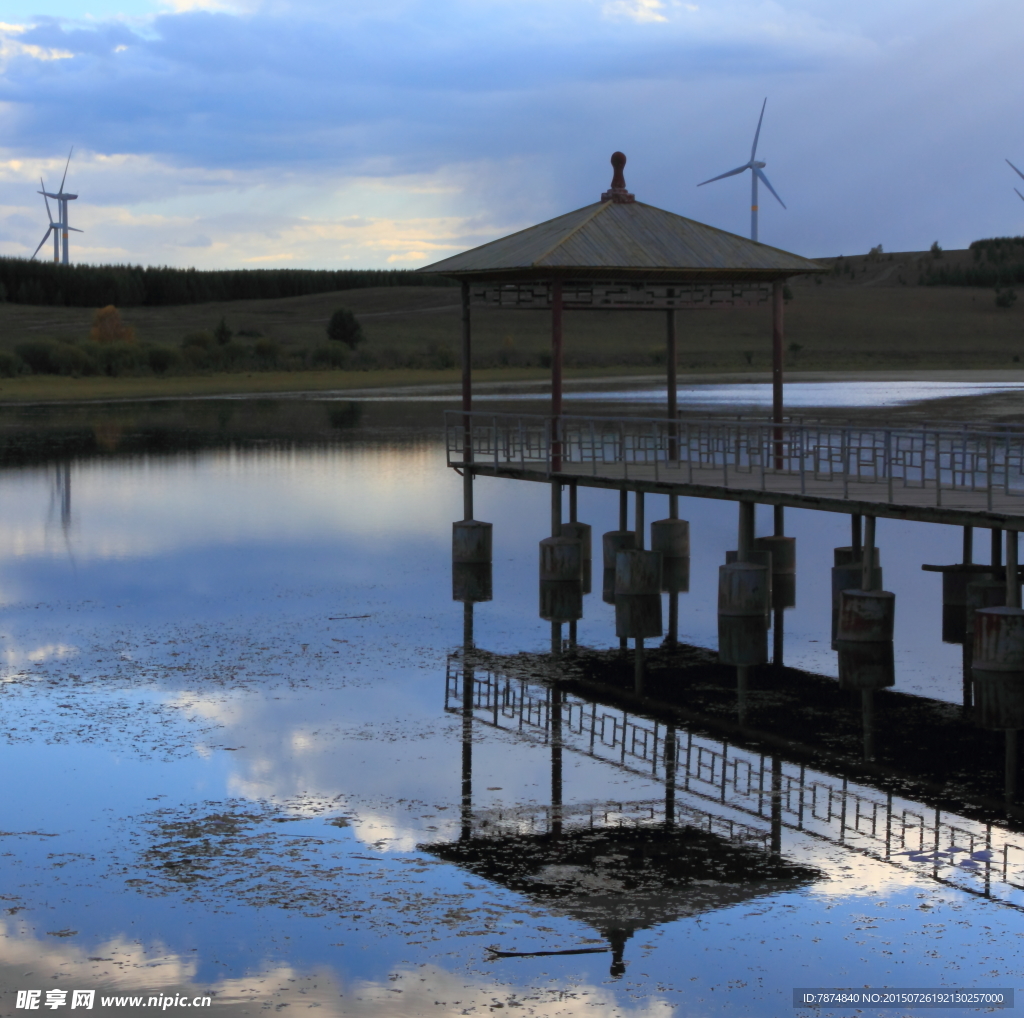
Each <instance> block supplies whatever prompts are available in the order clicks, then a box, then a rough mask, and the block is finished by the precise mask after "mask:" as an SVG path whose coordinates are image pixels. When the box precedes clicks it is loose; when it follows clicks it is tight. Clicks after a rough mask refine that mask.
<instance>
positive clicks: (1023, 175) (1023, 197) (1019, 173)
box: [1006, 159, 1024, 201]
mask: <svg viewBox="0 0 1024 1018" xmlns="http://www.w3.org/2000/svg"><path fill="white" fill-rule="evenodd" d="M1006 161H1007V162H1008V163H1010V160H1009V159H1007V160H1006ZM1010 166H1011V167H1012V169H1013V172H1014V173H1016V174H1017V176H1018V177H1020V178H1021V179H1022V180H1024V173H1021V172H1020V170H1018V169H1017V167H1016V166H1014V165H1013V163H1010ZM1014 191H1017V188H1014ZM1017 197H1018V198H1020V200H1021V201H1024V194H1021V193H1020V191H1017Z"/></svg>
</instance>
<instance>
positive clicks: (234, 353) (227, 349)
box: [220, 340, 249, 366]
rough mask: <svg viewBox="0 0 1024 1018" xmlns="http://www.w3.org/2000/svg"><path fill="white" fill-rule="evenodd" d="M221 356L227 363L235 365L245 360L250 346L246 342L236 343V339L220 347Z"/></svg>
mask: <svg viewBox="0 0 1024 1018" xmlns="http://www.w3.org/2000/svg"><path fill="white" fill-rule="evenodd" d="M220 353H221V358H222V359H223V362H224V363H225V364H226V365H229V366H230V365H235V364H238V362H239V361H243V360H245V357H246V355H247V354H248V353H249V348H248V347H247V346H246V345H245V344H244V343H236V342H235V341H234V340H231V342H229V343H226V344H225V345H224V346H222V347H221V348H220Z"/></svg>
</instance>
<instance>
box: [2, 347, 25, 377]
mask: <svg viewBox="0 0 1024 1018" xmlns="http://www.w3.org/2000/svg"><path fill="white" fill-rule="evenodd" d="M24 367H25V365H24V364H23V363H22V361H21V358H20V357H16V356H15V355H14V354H13V353H8V352H7V351H6V350H2V351H0V378H14V377H16V376H17V375H20V374H21V372H22V371H23V370H24Z"/></svg>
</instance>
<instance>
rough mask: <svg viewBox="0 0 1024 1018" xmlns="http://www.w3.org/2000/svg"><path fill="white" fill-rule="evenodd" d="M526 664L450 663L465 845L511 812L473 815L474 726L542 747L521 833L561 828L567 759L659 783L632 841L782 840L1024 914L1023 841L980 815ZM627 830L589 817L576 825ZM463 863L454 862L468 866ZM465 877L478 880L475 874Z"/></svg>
mask: <svg viewBox="0 0 1024 1018" xmlns="http://www.w3.org/2000/svg"><path fill="white" fill-rule="evenodd" d="M474 662H475V663H474ZM485 662H486V665H487V667H484V664H485ZM524 665H525V666H526V667H529V664H528V662H527V661H526V660H524V659H522V658H518V662H517V658H516V657H499V656H495V655H487V654H483V653H477V652H472V651H471V652H470V655H469V656H468V657H465V656H464V655H453V656H452V657H451V658H450V660H449V667H448V675H447V683H446V690H445V709H446V710H448V711H450V712H453V713H459V714H461V716H462V718H463V735H464V742H463V754H464V755H463V780H464V784H463V792H464V795H463V826H462V839H461V841H462V842H463V843H468V844H470V845H475V844H476V843H477V842H478V841H479V839H481V838H482V837H484V836H489V837H492V838H493V837H495V836H497V837H498V839H499V842H500V839H501V837H502V833H501V832H502V831H504V830H506V829H507V830H510V831H511V830H516V829H518V828H515V826H514V822H513V821H514V817H515V816H519V815H520V814H515V815H514V814H503V815H501V816H492V815H490V814H480V815H478V814H475V813H473V811H472V800H471V791H472V781H471V765H472V728H473V725H474V724H482V725H487V726H491V727H496V728H501V729H503V730H504V731H507V732H512V733H515V734H517V735H518V736H519V737H521V738H523V739H526V740H530V741H533V742H542V743H549V744H550V745H551V747H552V795H551V807H550V810H549V811H548V812H547V814H545V816H546V817H547V819H544V818H543V817H542V821H543V822H541V823H540V824H539V826H537V822H536V821H535V822H534V825H535V826H534V827H530V826H529V825H526V827H525V828H523V829H525V830H528V831H533V830H534V829H535V828H536V830H537V831H538V832H539V834H541V835H543V834H545V833H546V832H547V831H550V832H552V834H554V833H555V832H556V831H562V830H564V829H566V828H568V827H569V826H570V821H569V819H568V817H569V814H568V812H567V811H566V810H565V808H564V807H563V806H562V794H561V756H562V754H563V753H564V752H574V753H579V754H581V755H586V756H590V757H592V758H595V759H598V760H602V761H604V762H605V763H607V764H608V765H609V766H611V767H615V768H618V769H622V770H626V771H629V772H631V773H633V774H636V775H641V776H645V777H648V778H652V779H654V780H656V781H658V782H659V783H663V784H664V788H665V797H664V801H663V805H661V806H659V807H658V809H657V810H655V811H654V812H653V813H651V815H650V817H649V819H648V820H646V821H644V822H639V821H628V823H629V825H630V826H631V827H632V828H633V831H634V837H635V838H636V840H637V841H638V843H643V842H646V841H647V840H648V838H649V837H650V835H651V834H653V832H654V831H657V830H661V831H664V830H670V829H672V828H673V826H674V827H675V828H676V829H678V830H683V829H685V828H699V829H702V830H706V831H710V832H714V833H715V834H717V835H719V836H720V837H721V838H723V839H724V841H725V842H727V843H728V844H729V845H730V846H732V845H734V844H740V845H742V846H744V847H745V848H749V847H751V846H755V845H757V846H758V847H759V851H760V852H761V854H762V856H764V857H767V858H771V859H774V860H776V861H778V862H779V863H780V864H781V859H780V856H781V848H782V842H783V836H784V835H786V834H787V832H788V833H789V834H790V835H791V836H795V837H798V838H801V839H805V840H810V841H812V842H818V843H821V844H829V845H832V846H834V847H835V848H838V849H840V850H843V851H849V852H854V853H857V854H859V855H862V856H867V857H870V858H872V859H875V860H878V861H882V862H884V863H887V864H889V865H892V866H894V867H898V868H900V869H903V870H910V871H912V872H914V873H916V874H919V875H926V876H929V877H930V878H932V879H933V880H935V881H937V882H939V883H943V884H946V885H948V886H954V887H957V888H959V889H961V890H964V891H967V892H968V893H971V894H976V895H979V896H984V897H988V898H993V899H996V900H998V901H1000V902H1002V903H1004V904H1009V905H1012V906H1013V907H1016V908H1019V909H1022V910H1024V838H1022V837H1021V835H1020V834H1019V833H1018V832H1016V831H1014V830H1011V829H1010V828H1009V827H1007V826H1004V825H1002V824H996V823H993V822H992V821H991V820H990V819H986V816H985V815H983V813H987V811H982V812H981V813H976V814H975V815H970V811H968V813H954V812H951V811H949V810H947V809H943V808H941V807H939V806H930V805H926V804H925V803H922V802H919V801H913V800H910V799H907V798H903V797H901V796H897V795H895V794H894V793H893V792H892V791H885V790H882V789H879V788H876V787H872V786H871V785H869V784H867V783H865V782H864V781H863V780H859V779H858V780H853V779H851V778H850V777H839V776H836V775H834V774H830V773H828V772H827V771H825V770H824V769H822V768H821V767H819V766H813V767H812V766H809V765H808V764H807V763H805V762H796V761H797V760H799V759H800V757H799V755H797V756H796V757H795V758H792V757H791V758H787V753H786V751H785V750H784V749H783V748H782V746H781V742H782V740H779V739H776V740H775V744H774V745H773V746H772V748H771V750H766V749H764V748H762V749H757V748H750V747H751V745H752V743H754V742H756V739H753V738H750V737H747V738H745V739H744V745H743V746H737V745H732V744H730V743H729V741H728V740H727V739H723V738H716V737H714V736H712V735H709V734H707V732H706V730H704V731H701V730H699V729H695V728H691V727H687V726H684V725H683V724H682V723H681V722H679V721H678V720H674V719H672V720H670V719H668V718H665V717H663V716H659V712H658V711H657V709H656V708H654V707H648V706H645V707H644V708H643V709H642V712H636V711H635V709H630V710H628V711H627V710H626V709H624V708H623V707H621V706H617V705H615V704H614V703H609V702H599V701H598V700H597V699H595V698H594V697H592V696H589V695H581V694H580V693H578V692H566V691H565V690H563V689H560V688H559V687H558V686H557V685H553V684H551V683H549V682H545V681H541V680H538V679H536V678H530V677H526V676H524V675H523V674H522V669H523V667H524ZM702 727H703V726H702ZM747 735H748V736H749V735H750V733H749V732H748V733H747ZM645 805H646V806H648V807H649V806H650V804H645ZM602 809H603V810H605V811H607V810H609V809H611V807H608V806H605V807H602ZM541 812H542V813H543V811H541ZM987 815H989V816H990V815H991V814H987ZM625 822H626V821H618V820H614V819H613V820H612V821H609V820H605V821H603V822H601V823H591V822H590V821H589V820H588V821H586V822H585V823H582V826H583V827H586V828H587V829H594V828H599V827H602V826H608V825H609V824H611V825H614V824H616V823H620V824H621V823H625ZM486 825H491V826H493V828H494V829H493V831H488V830H487V827H486ZM534 836H536V835H534ZM430 850H431V851H434V852H435V853H436V854H442V853H443V852H450V853H451V855H450V856H448V855H445V856H444V857H445V858H448V857H451V858H452V859H453V861H462V860H459V859H457V856H458V854H459V852H458V849H457V848H455V847H454V846H442V847H440V848H439V847H434V848H431V849H430ZM730 850H731V848H730ZM471 862H472V860H470V859H467V860H466V862H465V863H464V864H466V865H468V866H469V868H473V865H470V864H471ZM481 865H482V864H481ZM474 872H479V873H480V875H487V874H486V873H485V870H484V869H479V870H476V869H474ZM503 882H504V881H503ZM777 886H778V885H776V887H777ZM535 893H539V892H535ZM753 893H763V889H762V890H761V891H755V892H753ZM724 903H725V902H723V904H724ZM707 907H709V908H710V907H715V906H714V905H713V904H710V903H709V904H708V906H707ZM678 914H679V915H685V914H688V913H686V912H685V911H680V912H679V913H678ZM666 921H667V920H666ZM637 928H639V926H638V927H637Z"/></svg>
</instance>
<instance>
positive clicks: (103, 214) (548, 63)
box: [0, 0, 1024, 265]
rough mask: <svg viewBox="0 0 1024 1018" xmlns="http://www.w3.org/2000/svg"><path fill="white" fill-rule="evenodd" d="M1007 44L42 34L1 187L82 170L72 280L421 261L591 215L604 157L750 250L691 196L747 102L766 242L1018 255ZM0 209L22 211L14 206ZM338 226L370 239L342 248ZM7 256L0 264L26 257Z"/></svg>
mask: <svg viewBox="0 0 1024 1018" xmlns="http://www.w3.org/2000/svg"><path fill="white" fill-rule="evenodd" d="M1021 29H1024V11H1022V10H1021V9H1020V8H1019V6H1016V5H1013V4H1011V3H1009V2H1008V0H988V2H983V3H981V5H980V6H978V5H976V6H974V7H973V8H972V9H971V10H970V11H969V12H968V11H965V10H964V9H963V8H962V7H961V6H960V5H958V4H956V3H954V2H953V0H937V2H933V3H929V4H927V5H926V4H925V3H924V2H923V0H908V2H907V3H905V4H902V5H900V6H899V7H898V8H893V7H892V5H887V4H883V3H881V2H880V0H868V2H866V3H864V4H861V5H857V6H856V7H849V8H835V7H832V8H825V7H823V6H822V5H821V4H820V3H817V2H814V0H722V2H720V3H716V4H715V5H707V4H696V3H681V2H678V0H564V2H561V3H559V4H551V3H544V2H541V0H525V2H519V3H512V2H511V0H494V2H490V3H488V4H477V3H471V2H469V0H435V2H432V3H427V2H426V0H385V2H382V3H379V4H375V5H373V6H372V7H371V6H367V7H362V8H354V7H353V6H352V5H343V6H339V7H334V6H330V5H323V4H321V3H319V2H316V0H308V2H307V0H301V2H294V0H292V2H286V0H267V2H258V0H251V2H239V3H234V4H232V5H231V7H230V9H228V8H224V7H221V6H219V5H210V4H204V5H201V6H196V5H189V4H184V5H178V6H176V7H175V8H174V9H173V10H171V11H164V12H161V13H158V14H155V15H153V16H152V17H149V18H140V17H134V18H131V19H129V18H120V19H118V18H110V19H92V20H89V21H85V20H82V21H73V20H68V19H56V18H47V19H37V20H35V21H31V22H26V23H25V24H6V25H0V61H2V62H0V66H2V73H0V118H2V123H3V125H4V138H5V143H6V144H7V146H8V147H7V150H6V153H5V155H6V159H7V162H6V164H5V165H4V166H0V175H2V176H3V177H4V178H8V177H14V178H17V179H22V180H24V181H25V182H26V183H28V182H29V181H31V180H32V179H33V178H34V177H36V176H38V169H39V168H40V166H41V165H46V166H47V167H48V170H47V172H49V173H51V175H52V172H55V171H56V166H55V164H56V163H58V162H59V161H60V160H59V159H58V156H59V155H60V153H61V152H66V151H67V146H68V145H70V144H71V143H72V142H74V143H75V144H76V145H78V146H80V148H79V149H78V150H76V151H77V152H79V153H80V154H81V161H79V155H77V154H76V159H75V162H73V170H74V172H75V173H77V174H78V176H77V177H76V178H75V179H76V181H81V183H80V184H79V183H77V182H76V186H79V187H80V188H81V193H82V195H83V198H82V199H81V200H80V203H79V204H78V206H77V207H76V208H75V210H74V214H75V215H76V216H78V217H81V221H82V224H83V225H84V224H88V229H89V231H90V232H89V234H88V236H86V237H82V238H76V239H77V240H79V241H80V245H79V248H78V250H79V252H80V253H79V257H83V258H86V259H88V260H103V259H104V258H117V259H129V260H132V261H143V262H170V263H174V264H185V263H192V262H194V261H195V259H196V258H199V257H200V255H201V256H202V257H201V260H200V261H199V262H198V263H197V264H202V265H212V264H218V265H237V264H243V257H244V258H245V259H249V260H255V261H256V262H258V263H259V264H273V263H275V262H277V263H280V264H303V265H307V264H323V265H333V264H374V265H388V264H397V263H401V264H404V263H406V262H407V261H409V262H411V261H412V259H413V254H414V253H421V254H423V255H424V258H425V260H432V259H433V258H434V257H435V252H440V253H442V254H443V253H445V252H447V251H449V250H452V249H454V248H453V245H454V246H457V245H459V244H460V243H463V242H465V243H466V244H467V245H468V244H471V243H479V242H481V241H483V240H487V239H491V238H493V237H496V236H500V235H501V234H503V233H507V232H511V231H512V230H514V229H517V228H521V227H522V226H525V225H528V224H529V223H532V222H537V221H540V220H543V219H545V218H548V217H550V216H553V215H556V214H558V213H560V212H564V211H568V210H570V209H572V208H575V207H578V206H580V205H582V204H586V203H589V202H591V201H594V200H595V199H596V198H597V196H598V195H599V194H600V192H601V191H602V190H603V189H604V188H605V187H606V186H607V183H608V179H609V177H610V170H609V168H608V165H607V159H608V155H609V154H610V152H611V151H613V150H614V149H616V148H620V149H623V150H624V151H626V152H627V154H628V155H629V157H630V163H629V166H628V167H627V181H628V183H629V184H630V186H631V189H633V190H634V191H636V193H637V194H638V197H640V198H641V199H642V200H646V201H649V202H651V203H652V204H659V205H662V206H663V207H667V208H670V209H672V210H673V211H678V212H682V213H684V214H687V215H692V216H694V218H698V219H703V220H705V221H708V222H711V223H713V224H714V225H718V226H722V227H724V228H727V229H733V230H735V231H736V232H745V229H746V226H745V218H746V213H745V211H744V206H745V205H746V204H747V202H746V196H745V193H744V191H745V183H744V181H743V179H742V178H737V179H736V180H730V181H723V182H720V183H717V184H716V185H714V186H713V187H708V188H702V189H701V191H700V192H697V191H696V190H695V187H694V185H695V184H696V183H697V181H699V180H702V179H705V178H706V177H708V176H711V175H713V174H714V173H715V172H721V171H722V170H723V169H728V168H730V167H731V166H733V165H736V162H737V161H738V157H743V158H746V156H745V152H746V146H747V145H749V141H750V138H751V136H752V133H753V127H754V124H755V123H756V116H757V111H758V107H759V106H760V101H761V100H762V99H763V98H764V96H765V95H768V96H769V97H770V98H769V105H768V112H767V114H766V120H765V128H764V131H763V134H762V142H761V146H762V147H761V149H760V152H761V153H762V154H763V155H764V156H765V158H766V161H768V162H769V170H768V173H769V175H770V177H771V179H772V182H773V184H774V185H775V186H776V188H777V189H778V190H779V192H780V194H783V196H784V197H785V199H786V202H787V205H788V206H789V211H788V212H783V211H782V210H781V209H767V210H766V212H765V214H764V215H763V216H762V234H763V238H764V239H767V240H769V242H772V243H776V244H778V245H780V246H783V247H790V248H793V249H796V250H800V251H804V252H806V253H809V254H816V253H838V252H839V251H844V250H845V251H847V252H850V251H853V250H858V249H861V250H866V247H867V246H870V245H871V244H876V243H879V242H882V243H884V244H885V246H886V248H887V249H898V248H900V247H904V248H905V247H908V246H909V247H915V246H916V247H920V246H921V245H925V246H926V245H927V244H929V243H930V242H931V241H932V240H934V239H935V237H936V236H938V237H939V238H940V239H941V240H942V241H943V243H944V244H945V245H946V246H954V245H956V244H959V243H965V242H967V241H969V240H970V239H973V237H975V236H980V235H985V234H990V233H992V232H997V233H1006V232H1013V231H1012V230H1008V229H1007V224H1006V221H1005V220H1006V217H1009V216H1011V212H1010V210H1011V209H1012V210H1013V213H1012V214H1016V212H1017V209H1016V206H1014V205H1013V204H1012V203H1010V201H1009V199H1011V198H1012V199H1013V201H1014V202H1017V201H1018V199H1017V198H1016V196H1015V195H1013V192H1012V189H1011V188H1010V186H1009V184H1008V183H1007V182H1006V180H1004V179H1003V177H1001V176H1000V175H999V174H1000V172H1001V171H1002V170H1005V169H1006V167H1005V164H1002V158H1003V157H1004V156H1005V155H1010V156H1011V158H1012V157H1013V156H1014V154H1015V152H1014V151H1010V149H1011V148H1012V147H1013V145H1014V144H1015V143H1016V139H1015V138H1014V137H1013V136H1012V132H1011V130H1010V127H1009V125H1011V124H1012V123H1013V122H1014V117H1015V116H1016V111H1015V96H1016V95H1017V94H1018V92H1019V89H1018V88H1017V87H1015V86H1017V85H1018V84H1019V81H1018V79H1019V78H1020V76H1021V71H1020V70H1019V61H1018V60H1017V57H1016V53H1015V51H1014V48H1013V44H1012V41H1013V40H1014V39H1016V38H1018V37H1019V34H1020V30H1021ZM55 54H56V55H60V57H61V58H60V59H53V58H52V55H55ZM1004 149H1005V150H1006V151H1004ZM1021 158H1024V153H1022V154H1021ZM44 160H45V162H44ZM15 164H17V165H18V166H19V167H20V169H19V170H17V171H15V170H14V169H13V167H14V165H15ZM101 166H102V167H103V172H102V174H100V175H97V174H96V173H94V172H93V171H94V170H95V171H98V170H99V169H100V167H101ZM49 167H52V169H50V168H49ZM1007 172H1009V171H1008V170H1007ZM87 185H88V186H87ZM6 200H7V201H8V202H9V203H11V205H12V206H14V207H13V208H12V209H11V212H10V215H18V216H25V215H33V216H34V215H37V214H38V212H39V210H37V209H35V206H34V203H33V202H34V200H33V199H32V196H31V193H30V192H29V190H28V189H27V188H26V196H25V200H24V202H23V203H16V202H14V201H13V200H12V199H11V198H9V197H8V198H7V199H6ZM87 206H89V207H90V208H91V210H92V211H91V212H87V211H86V208H87ZM214 206H216V207H214ZM147 217H150V219H149V227H148V232H147V230H145V229H136V227H137V226H140V224H142V222H143V220H145V219H147ZM353 218H360V219H362V220H365V221H367V222H369V223H371V224H374V225H373V226H372V227H371V228H370V229H367V230H365V231H363V233H362V234H361V235H360V236H359V237H357V236H356V233H355V231H353V230H351V229H349V228H347V227H345V226H344V225H343V224H344V223H345V222H347V221H349V220H351V219H353ZM317 224H319V226H320V227H322V229H319V230H318V229H317V228H316V225H317ZM108 227H109V229H108ZM0 231H2V232H3V233H4V235H5V236H6V238H7V239H6V240H5V241H4V242H0V252H4V253H12V254H13V253H22V254H27V253H29V252H30V251H31V250H32V248H34V246H35V244H36V242H37V240H38V238H36V237H35V234H36V233H38V232H40V230H39V229H38V228H37V229H34V230H26V229H24V228H23V227H22V228H20V232H19V228H18V227H17V225H16V224H15V223H13V222H12V221H10V220H9V219H5V220H4V221H0ZM271 232H273V233H276V234H277V236H274V237H271V236H269V234H270V233H271ZM198 236H205V237H208V238H210V239H211V244H209V245H204V246H202V247H197V246H194V245H192V244H190V243H188V241H187V239H188V238H193V237H198ZM281 237H285V238H286V239H285V242H284V244H283V245H282V243H281V239H280V238H281ZM182 238H185V239H186V241H185V242H184V243H183V242H182ZM243 252H244V255H243Z"/></svg>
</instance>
